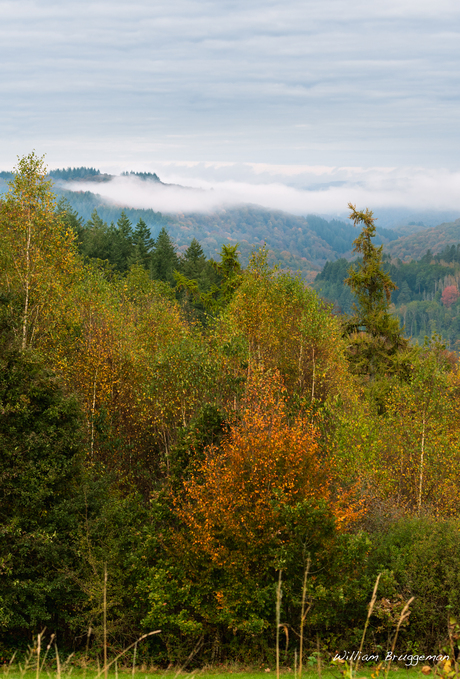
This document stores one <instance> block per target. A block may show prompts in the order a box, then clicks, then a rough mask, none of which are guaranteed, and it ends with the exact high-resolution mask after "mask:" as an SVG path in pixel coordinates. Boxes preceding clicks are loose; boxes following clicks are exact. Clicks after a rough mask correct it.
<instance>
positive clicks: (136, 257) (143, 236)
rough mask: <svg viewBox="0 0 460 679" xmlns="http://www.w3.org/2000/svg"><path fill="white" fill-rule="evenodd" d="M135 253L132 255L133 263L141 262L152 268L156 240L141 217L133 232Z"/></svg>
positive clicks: (140, 263) (148, 268) (147, 268)
mask: <svg viewBox="0 0 460 679" xmlns="http://www.w3.org/2000/svg"><path fill="white" fill-rule="evenodd" d="M132 240H133V246H134V248H133V255H132V257H131V264H139V265H140V266H142V267H143V268H144V269H146V270H147V271H149V270H150V262H151V259H152V250H153V247H154V245H155V241H154V240H153V238H152V237H151V235H150V229H149V227H148V226H147V224H146V223H145V222H144V220H143V219H142V218H141V219H139V221H138V222H137V224H136V228H135V229H134V233H133V237H132Z"/></svg>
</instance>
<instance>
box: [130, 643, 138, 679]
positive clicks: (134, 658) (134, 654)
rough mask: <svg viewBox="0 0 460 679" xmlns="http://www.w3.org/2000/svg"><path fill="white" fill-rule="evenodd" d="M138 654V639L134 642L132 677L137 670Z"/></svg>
mask: <svg viewBox="0 0 460 679" xmlns="http://www.w3.org/2000/svg"><path fill="white" fill-rule="evenodd" d="M136 655H137V641H136V643H135V644H134V653H133V669H132V672H131V679H134V672H135V671H136Z"/></svg>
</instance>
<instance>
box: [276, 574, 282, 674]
mask: <svg viewBox="0 0 460 679" xmlns="http://www.w3.org/2000/svg"><path fill="white" fill-rule="evenodd" d="M282 572H283V571H282V570H280V571H279V574H278V587H277V588H276V679H280V618H281V574H282Z"/></svg>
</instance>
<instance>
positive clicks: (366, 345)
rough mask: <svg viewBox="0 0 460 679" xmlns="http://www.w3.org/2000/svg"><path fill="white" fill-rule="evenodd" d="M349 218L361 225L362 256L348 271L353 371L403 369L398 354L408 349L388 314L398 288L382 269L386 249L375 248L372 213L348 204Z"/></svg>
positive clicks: (356, 245) (356, 249) (357, 242)
mask: <svg viewBox="0 0 460 679" xmlns="http://www.w3.org/2000/svg"><path fill="white" fill-rule="evenodd" d="M349 208H350V210H351V214H350V219H352V220H353V223H354V225H355V226H359V225H360V224H362V229H361V233H360V235H359V236H358V238H357V239H356V240H355V241H354V248H353V252H356V253H358V254H361V255H362V259H361V260H360V261H359V262H358V264H357V265H355V266H351V267H350V268H349V270H348V274H349V275H348V278H346V279H345V283H346V284H347V285H348V286H349V287H350V289H351V290H352V292H353V294H354V295H355V297H356V299H357V302H358V304H357V305H356V304H355V305H354V315H353V316H352V317H351V318H350V319H349V320H348V321H347V323H346V333H347V334H348V336H349V338H350V340H351V344H350V347H349V360H350V363H351V366H352V368H353V370H354V372H357V373H359V374H367V375H372V376H373V375H376V374H385V373H388V372H390V373H391V372H394V371H395V370H397V369H398V368H399V367H400V366H399V365H397V364H398V360H397V359H398V357H397V355H398V353H400V352H401V350H402V349H405V348H406V347H407V341H406V340H404V339H403V337H402V335H401V330H400V328H399V321H398V319H397V318H395V317H394V316H392V315H391V314H390V311H389V307H390V301H391V292H392V291H393V290H396V285H395V284H394V283H393V281H392V280H391V278H390V276H389V274H388V273H386V272H385V271H384V268H383V261H382V260H383V257H382V249H383V246H380V247H378V248H377V247H375V245H374V244H373V242H372V239H373V238H374V237H375V225H374V221H375V219H374V217H373V216H372V214H373V213H372V211H371V210H368V209H367V208H366V210H365V211H364V212H359V211H357V210H356V207H355V206H354V205H352V204H351V203H350V204H349Z"/></svg>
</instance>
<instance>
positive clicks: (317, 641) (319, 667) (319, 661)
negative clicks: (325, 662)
mask: <svg viewBox="0 0 460 679" xmlns="http://www.w3.org/2000/svg"><path fill="white" fill-rule="evenodd" d="M316 662H317V664H318V677H319V679H321V645H320V641H319V634H317V635H316Z"/></svg>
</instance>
